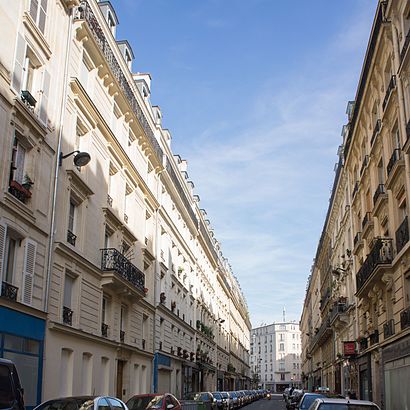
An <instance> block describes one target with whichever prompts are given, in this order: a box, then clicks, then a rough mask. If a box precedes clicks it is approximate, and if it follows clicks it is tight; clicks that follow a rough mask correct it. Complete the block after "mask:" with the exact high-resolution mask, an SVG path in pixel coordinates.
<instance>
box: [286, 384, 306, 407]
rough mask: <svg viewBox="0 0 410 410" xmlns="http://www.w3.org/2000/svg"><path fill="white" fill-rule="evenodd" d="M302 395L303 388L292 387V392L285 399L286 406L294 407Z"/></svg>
mask: <svg viewBox="0 0 410 410" xmlns="http://www.w3.org/2000/svg"><path fill="white" fill-rule="evenodd" d="M302 396H303V390H300V389H294V390H293V391H292V394H290V395H289V396H288V397H287V399H286V408H287V409H294V408H295V407H296V406H297V405H298V403H299V401H300V399H301V398H302Z"/></svg>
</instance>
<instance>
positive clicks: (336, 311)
mask: <svg viewBox="0 0 410 410" xmlns="http://www.w3.org/2000/svg"><path fill="white" fill-rule="evenodd" d="M346 309H347V304H346V303H336V304H335V305H334V306H333V307H332V310H331V311H330V323H333V322H334V320H335V319H336V318H337V317H338V316H340V315H341V314H343V313H345V312H346Z"/></svg>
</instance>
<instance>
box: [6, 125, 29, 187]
mask: <svg viewBox="0 0 410 410" xmlns="http://www.w3.org/2000/svg"><path fill="white" fill-rule="evenodd" d="M19 135H20V134H19V133H18V132H17V131H16V136H15V137H14V141H13V150H12V154H11V170H10V180H11V181H16V182H18V183H19V184H22V183H23V177H24V161H25V157H26V149H25V148H24V147H23V145H22V144H21V142H20V140H19V138H18V136H19Z"/></svg>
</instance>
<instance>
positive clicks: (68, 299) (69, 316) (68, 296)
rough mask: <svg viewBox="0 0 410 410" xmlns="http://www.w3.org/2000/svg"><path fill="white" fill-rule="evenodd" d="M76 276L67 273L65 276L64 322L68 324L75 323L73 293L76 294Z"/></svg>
mask: <svg viewBox="0 0 410 410" xmlns="http://www.w3.org/2000/svg"><path fill="white" fill-rule="evenodd" d="M74 285H75V278H74V277H73V276H72V275H70V274H69V273H66V275H65V278H64V295H63V323H65V324H67V325H70V326H71V325H72V324H73V310H72V307H73V294H74Z"/></svg>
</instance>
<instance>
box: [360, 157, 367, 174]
mask: <svg viewBox="0 0 410 410" xmlns="http://www.w3.org/2000/svg"><path fill="white" fill-rule="evenodd" d="M368 163H369V156H368V155H365V156H364V158H363V162H362V167H361V168H360V175H362V174H363V172H364V170H365V168H366V167H367V164H368Z"/></svg>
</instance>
